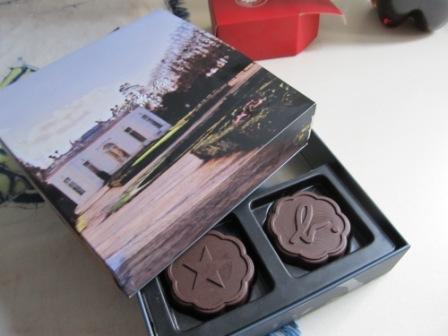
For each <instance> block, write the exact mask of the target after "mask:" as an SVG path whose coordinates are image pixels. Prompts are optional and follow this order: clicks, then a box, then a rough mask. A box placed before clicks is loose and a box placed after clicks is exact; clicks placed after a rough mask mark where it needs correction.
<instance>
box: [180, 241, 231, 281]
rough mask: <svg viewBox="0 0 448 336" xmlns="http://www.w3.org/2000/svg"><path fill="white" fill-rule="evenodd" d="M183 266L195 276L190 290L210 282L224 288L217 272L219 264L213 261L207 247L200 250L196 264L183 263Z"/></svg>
mask: <svg viewBox="0 0 448 336" xmlns="http://www.w3.org/2000/svg"><path fill="white" fill-rule="evenodd" d="M183 265H184V267H186V268H188V269H189V270H190V271H192V272H193V273H194V274H195V277H194V280H193V287H192V289H195V288H196V286H197V285H198V284H199V285H200V284H201V283H203V282H204V281H210V282H211V283H213V284H215V285H216V286H219V287H222V288H224V283H223V282H222V279H221V275H220V274H219V270H218V267H219V264H218V263H217V262H216V261H214V260H213V258H212V256H211V254H210V251H209V250H208V247H207V245H204V247H203V248H202V254H201V259H200V260H199V261H198V262H190V263H184V264H183Z"/></svg>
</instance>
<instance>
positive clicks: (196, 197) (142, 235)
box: [0, 11, 314, 295]
mask: <svg viewBox="0 0 448 336" xmlns="http://www.w3.org/2000/svg"><path fill="white" fill-rule="evenodd" d="M0 106H1V108H2V113H1V114H0V125H1V126H0V138H1V139H2V141H3V142H4V143H5V144H6V146H7V147H8V148H9V150H10V151H11V152H12V153H13V155H14V156H15V157H16V159H17V160H18V161H19V162H20V163H21V164H22V166H23V167H24V169H25V171H26V172H27V173H28V175H29V176H30V177H31V179H32V180H33V181H34V183H35V184H36V186H37V187H38V188H39V189H40V190H41V191H42V192H43V194H44V195H45V196H46V198H47V199H48V200H49V201H50V202H51V203H52V204H53V205H54V206H55V207H56V209H57V210H58V211H59V212H60V214H61V215H62V216H63V218H64V219H65V220H66V221H67V222H68V223H69V224H71V225H72V226H73V228H75V229H76V230H77V231H78V232H79V233H80V235H81V236H82V238H84V240H85V241H86V242H87V243H88V245H89V246H90V247H91V248H92V249H93V251H95V253H96V254H97V255H98V256H99V257H100V258H101V259H102V260H103V261H104V262H105V264H106V265H107V266H108V268H109V269H110V270H111V271H112V273H113V274H114V276H115V279H116V280H117V283H118V284H119V286H120V287H121V288H122V289H123V290H124V291H125V292H126V293H127V294H128V295H133V294H135V292H136V291H137V290H139V289H140V288H141V287H143V286H144V285H145V284H146V283H148V282H149V281H150V280H152V279H153V278H154V277H155V276H157V275H158V274H159V273H160V272H161V271H162V270H163V269H164V268H165V267H166V266H168V265H169V264H170V263H171V262H172V261H173V260H174V259H175V258H176V256H178V255H179V254H180V253H181V252H183V251H184V250H185V249H186V248H188V247H189V246H190V245H191V244H192V243H193V242H194V241H195V240H197V239H198V238H199V237H200V236H202V235H203V234H204V233H205V232H207V231H208V230H209V229H210V228H211V227H212V226H213V225H214V224H215V223H217V222H218V221H219V220H220V219H222V218H223V217H224V216H225V215H226V214H228V213H229V212H230V211H231V210H232V209H233V208H234V207H235V206H236V205H237V204H238V203H239V202H240V201H242V199H243V198H244V197H245V196H247V195H248V194H249V193H250V192H251V191H252V190H253V189H254V188H256V187H257V186H258V185H259V184H260V183H261V182H262V181H263V180H264V179H266V178H267V177H268V176H269V175H271V174H272V173H273V172H274V171H275V170H276V169H278V168H279V167H280V166H281V165H282V164H283V163H284V162H285V161H287V160H288V159H289V158H290V156H291V155H292V154H293V153H294V152H296V151H297V150H298V149H299V147H300V146H302V145H303V143H305V142H306V139H307V138H308V135H309V131H310V125H309V123H310V119H311V115H312V112H313V110H314V103H313V102H312V101H310V100H309V99H307V98H306V97H304V96H303V95H302V94H300V93H299V92H297V91H295V90H294V89H293V88H291V87H290V86H289V85H287V84H285V83H284V82H282V81H281V80H279V79H278V78H276V77H275V76H273V75H272V74H270V73H269V72H267V71H266V70H264V69H262V68H261V67H260V66H259V65H257V64H254V63H252V62H251V61H250V60H249V59H247V58H246V57H244V56H243V55H241V54H240V53H238V52H237V51H235V50H234V49H232V48H231V47H229V46H227V45H225V44H224V43H222V42H220V41H219V40H218V39H216V38H215V37H213V36H212V35H210V34H208V33H205V32H203V31H201V30H198V29H197V28H195V27H194V26H192V25H190V24H189V23H187V22H184V21H182V20H180V19H178V18H176V17H175V16H173V15H171V14H169V13H168V12H164V11H158V12H155V13H153V14H152V15H150V16H148V17H145V18H142V19H140V20H139V21H137V22H135V23H133V24H131V25H129V26H127V27H125V28H122V29H120V30H118V31H116V32H114V33H112V34H109V35H108V36H106V37H105V38H103V39H101V40H100V41H98V42H96V43H94V44H92V45H90V46H88V47H86V48H84V49H81V50H79V51H77V52H75V53H73V54H71V55H70V56H68V57H65V58H63V59H62V60H60V61H58V62H56V63H54V64H52V65H50V66H48V67H46V68H44V69H42V70H39V71H38V72H36V73H35V74H33V75H31V76H29V77H28V78H26V79H24V80H23V81H19V82H17V83H15V84H13V85H11V86H9V87H7V88H5V89H3V90H1V91H0ZM305 117H306V119H304V118H305ZM298 120H299V121H300V120H304V122H302V123H300V125H301V126H300V128H297V127H296V128H294V127H293V126H294V125H296V126H297V125H298V122H297V121H298Z"/></svg>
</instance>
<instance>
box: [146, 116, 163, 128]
mask: <svg viewBox="0 0 448 336" xmlns="http://www.w3.org/2000/svg"><path fill="white" fill-rule="evenodd" d="M142 119H143V120H145V121H147V122H149V123H150V124H151V125H153V126H154V127H157V128H162V124H161V123H159V122H157V121H155V120H154V119H153V118H151V117H150V116H149V115H147V114H142Z"/></svg>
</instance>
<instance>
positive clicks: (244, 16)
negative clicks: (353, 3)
mask: <svg viewBox="0 0 448 336" xmlns="http://www.w3.org/2000/svg"><path fill="white" fill-rule="evenodd" d="M209 2H210V7H211V9H212V15H213V21H214V22H215V24H216V26H222V25H229V24H235V23H240V22H250V21H258V20H266V19H267V18H269V19H274V18H281V17H290V16H299V15H307V14H334V15H341V14H342V13H341V10H340V9H339V8H337V7H336V6H335V5H334V4H333V3H332V2H331V1H330V0H233V1H232V0H231V1H221V0H209Z"/></svg>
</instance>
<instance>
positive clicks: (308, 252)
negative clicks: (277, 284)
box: [267, 192, 350, 266]
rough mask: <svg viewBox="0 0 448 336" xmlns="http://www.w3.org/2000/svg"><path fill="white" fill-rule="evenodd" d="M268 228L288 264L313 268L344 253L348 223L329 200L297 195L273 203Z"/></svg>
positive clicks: (304, 194) (311, 194)
mask: <svg viewBox="0 0 448 336" xmlns="http://www.w3.org/2000/svg"><path fill="white" fill-rule="evenodd" d="M267 229H268V232H269V233H270V234H271V236H272V238H273V240H274V243H275V246H276V248H277V250H278V252H279V253H280V254H281V255H282V256H283V257H285V259H286V260H287V261H288V262H291V263H294V264H299V265H305V266H313V265H318V264H321V263H324V262H326V261H327V260H328V259H329V258H331V257H337V256H340V255H342V254H344V253H345V250H346V249H347V239H348V235H349V233H350V222H349V220H348V218H347V217H346V216H345V215H344V214H343V213H342V211H341V209H340V207H339V205H338V204H337V203H336V202H335V201H333V200H332V199H330V198H328V197H324V196H320V195H317V194H314V193H311V192H298V193H296V194H294V195H292V196H288V197H284V198H281V199H279V200H278V201H277V202H276V203H275V204H274V206H273V209H272V211H271V213H270V215H269V217H268V222H267Z"/></svg>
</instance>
